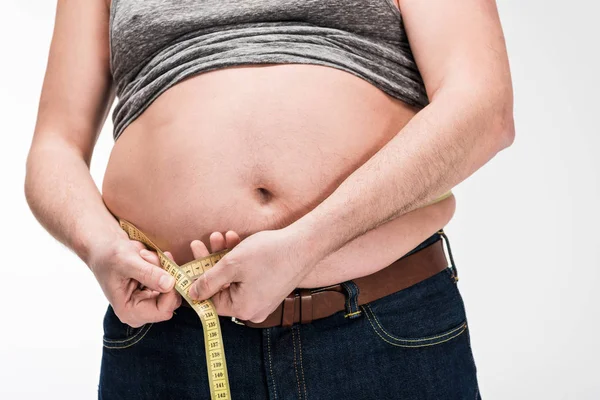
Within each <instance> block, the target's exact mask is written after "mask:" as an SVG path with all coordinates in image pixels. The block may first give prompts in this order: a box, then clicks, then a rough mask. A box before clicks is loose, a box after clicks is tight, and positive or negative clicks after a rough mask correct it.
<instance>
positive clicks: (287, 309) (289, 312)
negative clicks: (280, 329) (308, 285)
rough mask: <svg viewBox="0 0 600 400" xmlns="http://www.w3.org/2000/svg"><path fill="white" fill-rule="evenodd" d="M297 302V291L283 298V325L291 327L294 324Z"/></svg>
mask: <svg viewBox="0 0 600 400" xmlns="http://www.w3.org/2000/svg"><path fill="white" fill-rule="evenodd" d="M295 303H296V291H293V292H292V293H290V294H289V295H288V297H286V298H285V299H283V309H282V310H281V326H285V327H290V326H292V325H293V324H294V309H295V305H296V304H295Z"/></svg>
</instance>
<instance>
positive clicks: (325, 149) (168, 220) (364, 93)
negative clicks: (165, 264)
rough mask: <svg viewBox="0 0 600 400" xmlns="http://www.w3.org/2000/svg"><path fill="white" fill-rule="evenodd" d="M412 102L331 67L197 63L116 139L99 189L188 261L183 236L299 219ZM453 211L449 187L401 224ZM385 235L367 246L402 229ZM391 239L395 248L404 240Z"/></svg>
mask: <svg viewBox="0 0 600 400" xmlns="http://www.w3.org/2000/svg"><path fill="white" fill-rule="evenodd" d="M415 112H416V110H414V109H412V108H410V107H408V106H406V105H405V104H404V103H403V102H401V101H399V100H396V99H393V98H392V97H390V96H388V95H386V94H384V93H383V92H382V91H380V90H379V89H377V88H375V87H374V86H372V85H371V84H369V83H367V82H366V81H364V80H362V79H359V78H357V77H355V76H353V75H351V74H348V73H345V72H343V71H340V70H337V69H333V68H328V67H322V66H314V65H275V66H260V67H252V66H247V67H235V68H226V69H221V70H217V71H212V72H208V73H204V74H200V75H197V76H194V77H192V78H190V79H187V80H185V81H183V82H181V83H179V84H178V85H176V86H174V87H172V88H171V89H169V90H168V91H167V92H165V93H164V94H162V95H161V96H160V97H159V98H158V99H157V100H156V101H155V102H154V103H153V104H152V105H151V106H150V107H149V108H148V109H147V110H146V111H145V112H144V113H143V114H142V115H141V116H140V117H139V118H138V119H137V120H136V121H134V122H133V123H132V124H131V125H130V126H129V127H128V128H127V129H126V130H125V132H124V133H123V134H122V136H121V137H120V138H119V139H118V140H117V141H116V143H115V146H114V148H113V151H112V154H111V157H110V161H109V164H108V167H107V170H106V174H105V179H104V183H103V198H104V201H105V203H106V205H107V207H108V208H109V209H110V210H111V211H112V212H113V213H114V214H115V215H117V216H119V217H121V218H125V219H128V220H130V221H131V222H133V223H135V224H136V225H137V226H138V227H140V229H142V230H143V231H145V232H146V233H147V234H149V235H150V236H151V237H152V238H153V239H156V242H157V243H158V244H159V246H161V247H162V248H163V249H164V250H170V251H172V252H173V254H174V256H175V259H176V261H178V262H186V261H189V260H191V259H192V254H191V251H190V250H189V243H190V242H191V241H192V240H194V239H201V240H203V241H204V242H205V243H208V236H209V235H210V234H211V233H212V232H214V231H221V232H226V231H227V230H233V231H236V232H238V233H239V234H240V236H241V237H242V239H243V238H244V237H246V236H248V235H250V234H252V233H254V232H257V231H260V230H265V229H277V228H281V227H284V226H286V225H288V224H289V223H291V222H293V221H294V220H296V219H298V218H300V217H301V216H302V215H304V214H305V213H307V212H309V211H310V210H311V209H312V208H314V207H315V206H316V205H317V204H319V203H320V202H322V201H323V200H324V199H325V198H327V196H328V195H329V194H330V193H332V192H333V191H334V190H335V188H336V187H337V186H338V185H339V184H340V183H341V182H342V181H343V180H344V179H345V178H346V177H347V176H349V175H350V174H351V173H352V172H353V171H354V170H356V169H357V168H358V167H359V166H360V165H361V164H363V163H364V162H366V161H367V160H368V159H369V158H370V157H371V156H372V155H373V154H375V153H376V152H377V151H378V150H379V149H380V148H381V147H383V146H384V145H385V144H386V143H387V142H388V141H389V140H390V139H392V138H393V137H394V136H395V135H396V134H398V132H400V130H401V129H402V127H403V126H404V125H405V124H406V123H407V122H408V121H409V120H410V119H411V117H412V116H413V115H414V114H415ZM453 212H454V199H453V198H452V197H451V198H449V199H446V200H443V201H441V202H438V203H436V204H433V205H430V206H427V207H425V208H422V209H420V210H417V211H415V212H413V213H416V214H417V215H415V217H413V218H412V220H411V221H412V222H411V224H414V226H411V227H406V226H405V227H402V228H398V229H403V230H404V231H405V232H404V233H403V237H407V238H408V239H409V240H412V241H414V243H415V244H417V243H419V242H420V241H421V240H424V239H425V238H426V237H427V236H428V235H430V234H432V233H434V232H435V231H436V230H437V229H439V228H441V227H443V226H444V225H445V224H446V223H447V222H448V221H449V220H450V218H451V217H452V214H453ZM377 229H380V228H377ZM411 231H414V232H415V233H414V234H413V235H411V234H410V232H411ZM407 235H408V236H407ZM388 237H389V239H383V240H382V239H381V238H379V239H378V243H371V246H380V247H381V248H382V249H383V248H385V249H394V247H395V242H397V240H398V239H397V238H395V237H393V236H392V235H388ZM386 240H387V242H386ZM397 247H399V249H398V254H397V256H398V257H400V256H402V255H403V254H404V253H405V252H406V249H402V248H401V247H402V246H397ZM364 258H365V260H366V259H367V258H368V254H364ZM360 261H361V260H360V259H357V260H356V262H357V263H358V262H360Z"/></svg>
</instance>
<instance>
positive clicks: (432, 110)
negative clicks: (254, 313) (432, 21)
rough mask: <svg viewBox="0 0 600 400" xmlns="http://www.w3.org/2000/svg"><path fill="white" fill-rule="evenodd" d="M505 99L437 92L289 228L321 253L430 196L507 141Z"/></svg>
mask: <svg viewBox="0 0 600 400" xmlns="http://www.w3.org/2000/svg"><path fill="white" fill-rule="evenodd" d="M496 99H498V101H496ZM506 104H508V103H505V101H504V98H503V96H491V97H490V96H485V95H481V96H478V95H477V94H476V93H466V91H464V90H455V91H452V90H451V89H447V90H446V91H445V92H441V93H439V94H438V96H437V97H436V99H435V100H434V101H432V103H431V104H429V105H428V106H427V107H426V108H424V109H423V110H421V112H419V113H418V114H417V115H416V116H415V117H414V118H413V119H412V120H411V121H410V122H409V123H408V124H407V125H406V126H405V127H404V128H403V129H402V131H401V132H400V133H399V134H398V135H396V136H395V137H394V138H393V139H392V140H390V141H389V142H388V143H387V144H386V145H385V146H384V147H383V148H381V149H380V151H378V152H377V153H376V154H375V155H374V156H373V157H371V158H370V159H369V160H368V161H367V162H366V163H365V164H363V165H362V166H361V167H359V168H358V169H357V170H356V171H354V172H353V173H352V174H351V175H350V176H349V177H348V178H347V179H346V180H345V181H344V182H342V184H341V185H340V186H339V187H338V188H337V189H336V190H335V191H334V192H333V193H332V194H331V195H330V196H329V197H328V198H326V199H325V200H324V201H323V202H322V203H321V204H319V205H318V206H317V207H315V208H314V209H313V210H312V211H311V212H309V213H307V214H306V215H304V216H303V217H302V218H300V219H299V220H297V221H296V222H294V224H292V225H290V229H295V230H296V232H298V235H299V237H302V238H303V240H304V241H305V243H307V244H308V245H309V246H310V248H311V249H313V250H314V251H316V252H318V253H319V254H321V255H323V256H326V255H328V254H331V253H333V252H334V251H336V250H338V249H339V248H340V247H342V246H343V245H344V244H345V243H348V242H349V241H351V240H353V239H354V238H356V237H358V236H360V235H362V234H363V233H365V232H367V231H369V230H371V229H374V228H376V227H378V226H380V225H381V224H383V223H385V222H387V221H389V220H391V219H393V218H396V217H398V216H399V215H402V214H404V213H407V212H409V211H411V210H414V209H416V208H418V207H420V206H422V205H424V204H426V203H428V202H429V201H431V200H433V199H435V198H436V197H437V196H439V195H441V194H442V193H444V192H446V191H448V190H450V189H451V188H453V187H454V186H455V185H457V184H458V183H460V182H461V181H462V180H464V179H465V178H467V177H468V176H469V175H471V174H472V173H473V172H474V171H476V170H477V169H479V168H480V167H481V166H482V165H483V164H485V163H486V162H487V161H488V160H490V159H491V158H492V157H493V156H494V155H495V154H496V153H497V152H498V151H500V150H501V149H502V148H504V147H506V146H508V145H509V144H510V142H511V140H512V129H513V126H512V107H507V106H506ZM506 108H510V109H506Z"/></svg>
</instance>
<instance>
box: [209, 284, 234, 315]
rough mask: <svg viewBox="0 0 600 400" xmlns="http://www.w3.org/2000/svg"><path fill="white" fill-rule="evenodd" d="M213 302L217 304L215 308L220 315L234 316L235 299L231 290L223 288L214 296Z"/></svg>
mask: <svg viewBox="0 0 600 400" xmlns="http://www.w3.org/2000/svg"><path fill="white" fill-rule="evenodd" d="M211 300H212V302H213V304H214V305H215V310H216V311H217V314H218V315H222V316H224V317H234V315H233V314H234V313H233V307H232V306H233V301H232V300H231V291H229V290H222V291H220V292H219V293H217V294H215V295H214V296H213V297H212V299H211Z"/></svg>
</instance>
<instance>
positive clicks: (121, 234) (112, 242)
mask: <svg viewBox="0 0 600 400" xmlns="http://www.w3.org/2000/svg"><path fill="white" fill-rule="evenodd" d="M103 228H104V229H98V228H83V227H82V228H81V229H80V230H79V231H77V232H76V234H75V235H74V238H73V251H75V253H76V254H77V255H78V256H79V258H80V259H81V260H82V261H83V262H84V263H85V264H86V265H87V266H88V267H89V268H90V269H92V266H93V265H94V264H95V260H97V259H98V258H99V257H101V255H102V254H104V253H106V252H107V251H109V250H110V249H114V248H117V247H118V244H119V243H120V242H122V241H124V240H128V237H127V233H125V231H123V230H122V229H121V227H120V226H119V224H118V223H110V224H109V225H107V226H104V227H103Z"/></svg>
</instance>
